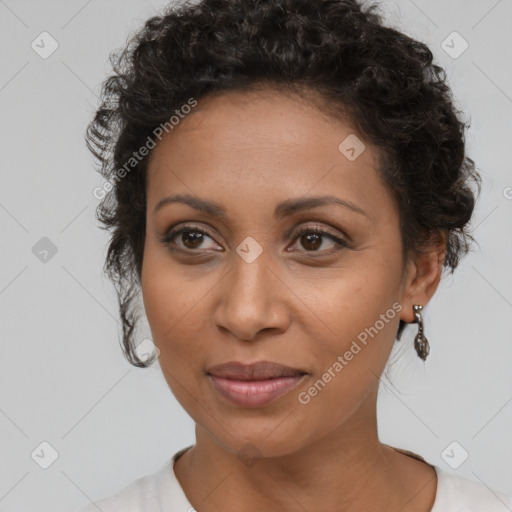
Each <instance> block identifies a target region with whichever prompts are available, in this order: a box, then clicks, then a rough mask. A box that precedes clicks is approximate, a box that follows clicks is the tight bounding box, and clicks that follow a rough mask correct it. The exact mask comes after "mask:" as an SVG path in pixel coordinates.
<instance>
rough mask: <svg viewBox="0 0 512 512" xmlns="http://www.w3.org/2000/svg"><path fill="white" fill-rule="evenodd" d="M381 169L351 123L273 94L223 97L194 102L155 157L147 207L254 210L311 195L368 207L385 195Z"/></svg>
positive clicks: (289, 96)
mask: <svg viewBox="0 0 512 512" xmlns="http://www.w3.org/2000/svg"><path fill="white" fill-rule="evenodd" d="M346 141H348V142H346ZM349 146H352V147H349ZM347 149H349V150H350V149H354V151H355V152H356V153H355V156H356V158H355V159H354V158H353V156H354V152H352V153H346V150H347ZM344 151H345V152H344ZM349 157H350V158H349ZM378 165H379V161H378V153H377V151H376V150H375V148H373V147H372V146H370V145H369V144H368V143H367V142H363V140H362V138H361V137H360V136H358V135H356V133H355V130H354V129H353V127H352V125H351V123H350V121H349V120H348V119H345V118H343V119H334V118H332V117H331V116H329V115H327V114H326V113H325V112H323V111H321V110H319V108H318V107H316V106H315V105H312V104H311V103H309V102H307V101H305V100H303V99H302V98H300V97H298V96H296V95H292V94H285V93H281V92H279V91H275V90H258V91H249V92H228V93H224V94H221V95H215V96H211V97H206V98H204V99H202V100H199V101H198V103H197V105H196V106H195V107H193V108H192V109H191V112H190V113H189V114H187V115H185V116H183V118H182V119H181V120H180V121H179V123H178V125H176V126H174V128H173V129H172V130H171V131H170V132H169V133H167V134H164V136H163V137H162V140H161V141H160V142H158V143H157V146H156V148H155V149H153V150H152V153H151V156H150V161H149V165H148V206H149V208H150V209H151V206H152V205H153V206H154V205H155V204H156V203H157V202H158V201H159V200H160V199H161V196H162V195H163V194H164V193H168V194H171V193H188V194H190V193H191V194H196V195H205V194H207V195H212V194H213V195H215V196H216V197H217V198H218V199H219V200H222V199H223V198H226V197H228V196H230V195H231V196H232V195H233V194H235V195H237V196H238V197H240V196H242V197H245V198H246V200H247V201H249V202H253V203H255V204H258V198H259V199H262V198H263V197H266V198H268V197H276V198H277V196H278V195H281V196H294V197H296V196H301V195H304V194H306V193H307V192H308V191H310V192H311V193H312V195H319V194H324V193H326V192H329V193H332V192H336V191H339V192H340V193H342V194H343V195H344V196H345V197H346V196H350V198H351V199H354V202H355V200H356V199H359V201H363V202H368V203H371V202H372V201H375V199H376V196H379V195H381V196H382V195H383V194H382V192H383V188H384V184H383V183H382V181H381V179H380V177H379V175H378V173H377V166H378ZM384 195H386V194H384ZM260 204H261V203H260Z"/></svg>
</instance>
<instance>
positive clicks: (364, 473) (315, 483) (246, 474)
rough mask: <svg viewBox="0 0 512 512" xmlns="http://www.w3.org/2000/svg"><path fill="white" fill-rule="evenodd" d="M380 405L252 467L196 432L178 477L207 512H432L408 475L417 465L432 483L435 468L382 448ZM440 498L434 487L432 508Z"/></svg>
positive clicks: (370, 406) (193, 501)
mask: <svg viewBox="0 0 512 512" xmlns="http://www.w3.org/2000/svg"><path fill="white" fill-rule="evenodd" d="M373 399H374V400H371V401H369V402H368V404H366V407H363V408H359V410H358V414H357V415H354V416H353V417H351V418H349V419H348V420H347V421H346V422H344V424H343V425H342V426H340V427H339V428H338V429H337V430H336V431H334V432H332V433H330V434H329V435H328V436H326V437H324V438H322V439H320V440H315V442H313V443H311V444H308V445H306V446H302V447H301V448H300V449H298V450H295V451H292V452H290V453H287V454H284V455H279V456H272V457H261V458H258V459H253V460H252V461H251V460H249V461H247V460H245V463H244V461H243V460H241V458H240V457H239V456H238V454H237V452H236V451H233V450H232V449H230V448H228V447H226V446H223V445H221V444H220V443H218V442H217V441H216V440H214V439H213V438H212V437H211V436H210V435H209V434H208V433H207V432H206V431H205V430H204V429H202V428H201V427H199V426H196V444H195V446H194V447H193V448H191V449H190V450H188V451H187V452H186V453H185V454H184V455H183V456H182V457H180V459H178V461H177V462H176V464H175V473H176V476H177V478H178V480H179V482H180V484H181V486H182V488H183V489H184V491H185V493H186V494H187V497H188V498H189V500H190V501H191V504H192V505H193V506H194V507H198V510H201V512H203V511H204V512H209V511H210V510H211V511H213V510H223V511H225V512H231V511H235V510H236V511H237V512H252V511H254V510H265V509H268V510H282V511H292V510H319V506H318V505H319V504H320V503H321V504H322V506H321V507H320V508H321V509H322V510H325V511H333V512H334V511H336V512H344V511H349V510H350V511H354V510H365V511H366V512H373V511H379V512H382V511H383V510H401V511H402V512H409V511H411V512H412V511H421V512H425V511H428V510H430V508H427V507H426V506H425V504H424V503H423V504H420V503H419V500H416V502H414V500H412V498H413V494H414V493H413V490H414V489H416V488H417V486H418V482H419V480H418V479H416V480H414V481H413V480H412V479H411V476H410V474H408V473H410V471H411V469H412V468H413V467H414V470H413V473H414V472H415V471H416V475H418V474H419V473H418V471H419V472H422V475H423V480H422V481H423V482H424V483H425V481H426V480H425V477H427V475H430V478H432V471H433V470H432V468H431V467H430V466H428V465H426V464H425V463H422V462H420V461H416V460H414V459H411V458H410V457H407V456H405V455H402V454H400V453H399V452H397V451H395V450H393V449H392V448H390V447H389V446H387V445H384V444H382V443H380V441H379V439H378V434H377V421H376V413H375V411H376V406H375V405H376V396H374V397H373ZM262 451H263V450H262ZM404 458H405V459H408V460H404ZM420 466H423V467H420ZM427 468H429V469H427ZM429 470H430V471H429ZM434 483H435V482H434ZM434 497H435V488H434V489H433V488H432V487H430V490H429V494H428V495H427V494H425V493H424V498H425V502H426V503H433V499H434Z"/></svg>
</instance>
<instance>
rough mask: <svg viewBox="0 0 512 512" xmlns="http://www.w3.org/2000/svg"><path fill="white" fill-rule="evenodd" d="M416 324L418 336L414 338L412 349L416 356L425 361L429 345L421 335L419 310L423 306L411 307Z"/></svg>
mask: <svg viewBox="0 0 512 512" xmlns="http://www.w3.org/2000/svg"><path fill="white" fill-rule="evenodd" d="M412 309H413V311H414V316H415V317H416V322H417V323H418V334H417V335H416V337H415V338H414V348H415V349H416V352H417V353H418V356H419V357H420V358H421V359H423V361H425V360H426V359H427V356H428V354H429V353H430V345H429V344H428V340H427V338H425V336H424V335H423V319H422V318H421V310H422V309H423V306H420V305H418V304H414V305H413V307H412Z"/></svg>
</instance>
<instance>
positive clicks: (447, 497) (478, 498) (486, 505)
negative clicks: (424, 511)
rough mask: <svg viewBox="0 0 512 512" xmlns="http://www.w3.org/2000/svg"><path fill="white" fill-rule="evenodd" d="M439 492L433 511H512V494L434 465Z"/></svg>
mask: <svg viewBox="0 0 512 512" xmlns="http://www.w3.org/2000/svg"><path fill="white" fill-rule="evenodd" d="M434 467H435V470H436V473H437V493H436V499H435V502H434V507H433V508H432V511H431V512H510V511H511V510H512V496H511V495H508V494H505V493H502V492H499V491H496V490H494V489H492V488H490V487H488V486H486V485H484V484H483V483H480V482H476V481H474V480H471V479H469V478H466V477H463V476H460V475H456V474H454V473H448V472H446V471H444V470H442V469H441V468H439V467H438V466H434Z"/></svg>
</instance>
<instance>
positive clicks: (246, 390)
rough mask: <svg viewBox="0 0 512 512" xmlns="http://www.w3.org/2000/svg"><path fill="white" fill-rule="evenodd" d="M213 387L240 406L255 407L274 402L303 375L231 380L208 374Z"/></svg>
mask: <svg viewBox="0 0 512 512" xmlns="http://www.w3.org/2000/svg"><path fill="white" fill-rule="evenodd" d="M209 377H210V378H211V380H212V382H213V384H214V386H215V388H216V389H217V390H218V391H219V392H220V393H221V395H223V396H224V397H225V398H227V399H228V400H229V401H230V402H232V403H234V404H235V405H238V406H240V407H248V408H255V407H261V406H263V405H267V404H269V403H271V402H274V401H275V400H277V399H278V398H279V397H281V396H283V395H284V394H286V393H288V392H289V391H291V390H292V389H293V388H294V387H295V386H297V384H298V383H299V382H300V381H301V380H302V379H303V378H304V377H305V375H299V376H297V377H280V378H277V379H267V380H233V379H223V378H221V377H215V376H214V375H209Z"/></svg>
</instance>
